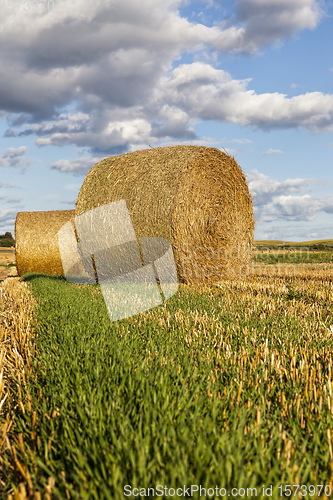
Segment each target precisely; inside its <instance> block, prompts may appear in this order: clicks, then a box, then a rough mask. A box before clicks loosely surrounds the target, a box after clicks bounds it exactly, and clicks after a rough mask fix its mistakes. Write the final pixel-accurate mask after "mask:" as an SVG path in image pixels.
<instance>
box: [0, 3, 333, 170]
mask: <svg viewBox="0 0 333 500" xmlns="http://www.w3.org/2000/svg"><path fill="white" fill-rule="evenodd" d="M181 5H184V2H181V1H180V0H168V1H165V0H142V1H141V2H137V1H136V0H115V1H113V2H111V1H110V0H101V1H99V2H95V3H93V2H90V3H89V2H85V1H83V0H71V1H70V2H67V1H65V0H57V3H56V6H55V8H54V10H53V11H52V12H48V11H47V10H44V11H43V12H42V11H40V12H38V15H37V14H36V12H33V11H32V10H30V11H25V10H23V9H22V10H21V9H20V10H19V11H18V12H17V13H15V14H8V13H7V15H6V16H3V17H1V18H0V45H1V46H2V47H5V50H2V51H1V53H0V110H1V111H0V116H7V117H8V121H9V125H10V128H9V129H8V130H7V131H6V133H5V137H15V136H18V137H26V136H28V135H36V136H37V140H36V145H37V146H40V147H42V146H47V145H55V146H59V147H61V146H64V145H66V144H75V145H76V146H77V147H78V148H80V150H82V151H83V150H84V151H85V153H86V150H87V149H89V151H88V154H90V155H91V158H94V157H95V156H98V159H100V157H103V156H109V155H113V154H123V153H125V152H127V151H129V150H135V149H137V148H139V147H141V146H142V145H145V144H152V143H153V144H154V143H155V142H156V141H170V140H171V141H172V140H175V141H176V142H177V143H180V142H182V141H184V140H186V141H187V142H191V141H193V140H198V138H197V136H196V134H195V131H194V128H193V126H194V123H196V122H197V121H198V120H218V121H220V122H227V123H235V124H238V125H241V126H246V125H250V126H255V127H258V128H261V129H263V130H269V129H271V128H288V127H299V126H301V127H304V128H305V129H306V130H308V131H310V132H321V131H331V130H333V96H332V95H325V94H323V93H321V92H312V93H307V94H304V95H299V96H296V97H292V98H290V99H288V98H287V97H286V96H285V95H284V94H279V93H263V94H256V93H255V91H254V90H251V89H248V87H249V84H250V82H251V79H250V78H249V79H244V80H234V79H232V77H231V76H230V75H229V74H228V73H227V72H226V71H223V70H218V69H215V68H214V67H213V66H212V65H211V64H205V63H202V62H199V61H196V62H194V63H192V64H184V65H181V66H179V67H178V68H175V69H172V61H175V60H177V58H179V57H180V55H181V54H182V53H183V52H184V51H188V52H190V53H192V54H198V53H200V52H201V54H202V53H204V51H205V50H207V49H209V50H211V49H214V50H215V51H217V52H220V53H225V52H248V53H251V54H254V53H256V52H257V51H258V50H259V49H261V48H263V47H265V46H267V45H270V44H271V43H275V42H277V41H279V40H283V39H284V38H286V37H289V36H293V35H295V34H296V33H297V32H298V31H300V30H303V29H313V28H314V27H315V26H317V25H318V23H319V22H320V21H321V19H322V18H323V17H324V15H325V14H324V10H323V9H322V8H321V7H320V4H319V2H316V1H314V0H288V1H287V0H238V1H236V2H235V9H236V11H235V13H236V16H234V18H232V17H231V18H230V19H229V20H225V19H224V20H223V19H222V20H221V23H220V25H218V24H217V25H214V26H212V27H208V26H205V25H204V24H202V23H201V24H200V23H192V22H190V21H188V20H187V19H184V18H181V17H180V14H179V11H178V10H177V9H178V8H179V7H180V6H181ZM39 7H41V8H42V6H41V5H40V6H39ZM212 59H214V57H212ZM72 101H75V102H76V108H75V109H74V111H68V112H66V113H60V111H59V110H61V109H62V108H63V107H64V106H67V105H68V104H69V103H71V102H72ZM14 128H18V129H19V131H18V132H16V131H15V130H13V129H14ZM19 149H20V148H19ZM18 156H19V155H18ZM16 161H17V163H15V157H8V158H3V159H0V166H1V165H3V166H6V165H9V166H22V165H29V164H30V163H29V160H22V159H21V160H20V161H19V160H16ZM90 161H91V160H90V158H89V157H88V158H81V159H80V160H78V163H76V164H75V163H74V162H73V161H70V162H68V161H67V162H66V161H65V160H63V161H61V162H60V163H59V162H57V164H56V166H55V168H57V169H58V170H60V171H62V172H76V173H81V174H84V173H86V172H87V168H88V163H89V162H90ZM20 162H21V163H20ZM53 166H54V165H53Z"/></svg>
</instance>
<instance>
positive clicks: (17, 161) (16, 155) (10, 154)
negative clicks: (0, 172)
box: [0, 146, 33, 167]
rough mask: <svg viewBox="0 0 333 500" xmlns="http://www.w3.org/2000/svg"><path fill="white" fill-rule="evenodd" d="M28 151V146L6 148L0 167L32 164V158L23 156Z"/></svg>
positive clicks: (0, 159) (0, 160)
mask: <svg viewBox="0 0 333 500" xmlns="http://www.w3.org/2000/svg"><path fill="white" fill-rule="evenodd" d="M26 151H27V147H26V146H21V147H19V148H7V149H5V151H4V152H3V153H2V155H1V158H0V167H27V166H29V165H31V164H32V163H33V162H32V160H28V159H26V158H21V156H22V155H24V153H26Z"/></svg>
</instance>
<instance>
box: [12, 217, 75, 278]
mask: <svg viewBox="0 0 333 500" xmlns="http://www.w3.org/2000/svg"><path fill="white" fill-rule="evenodd" d="M74 216H75V210H52V211H50V212H18V214H17V216H16V221H15V252H16V266H17V273H18V275H19V276H22V275H23V274H25V273H27V272H29V271H34V272H39V273H45V274H55V275H61V274H63V267H62V263H61V256H60V252H59V244H58V236H57V233H58V231H59V229H60V228H61V227H62V226H63V225H64V224H66V222H68V221H69V220H74Z"/></svg>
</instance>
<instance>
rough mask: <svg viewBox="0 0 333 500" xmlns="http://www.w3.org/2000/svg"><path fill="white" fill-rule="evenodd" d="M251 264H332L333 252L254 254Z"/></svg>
mask: <svg viewBox="0 0 333 500" xmlns="http://www.w3.org/2000/svg"><path fill="white" fill-rule="evenodd" d="M252 262H253V263H264V264H323V263H331V264H333V252H320V253H319V252H307V251H304V250H303V251H302V252H300V251H295V252H291V253H287V252H285V253H284V254H283V253H280V254H278V253H277V251H275V252H274V250H273V251H272V253H267V251H265V252H264V253H263V254H259V253H257V254H254V256H253V259H252Z"/></svg>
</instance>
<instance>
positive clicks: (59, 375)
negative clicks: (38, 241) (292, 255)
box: [0, 252, 333, 500]
mask: <svg viewBox="0 0 333 500" xmlns="http://www.w3.org/2000/svg"><path fill="white" fill-rule="evenodd" d="M319 255H321V257H319ZM297 258H298V260H297ZM272 259H273V261H272ZM279 259H280V261H281V262H280V261H279ZM281 259H283V255H282V256H281V254H275V255H269V256H266V255H264V254H263V255H257V256H255V258H254V261H253V271H252V274H251V276H246V278H244V279H239V280H235V281H229V282H228V281H226V282H224V283H220V284H219V285H218V284H216V285H215V286H211V287H192V286H186V285H180V286H179V289H178V291H177V293H176V294H175V295H174V296H173V297H171V298H170V299H169V300H168V301H167V302H166V303H164V304H163V305H161V306H158V307H156V308H154V309H152V310H150V311H147V312H144V313H141V314H139V315H137V316H134V317H131V318H127V319H124V320H121V321H116V322H114V323H110V320H109V317H108V314H107V309H106V306H105V303H104V301H103V297H102V295H101V291H100V288H99V285H90V286H84V285H74V284H71V283H68V282H66V280H65V279H64V278H61V277H50V276H46V275H40V274H33V273H30V274H28V275H26V276H25V277H24V282H23V283H21V282H18V284H17V285H15V286H19V287H21V288H20V289H19V292H18V291H17V289H16V288H15V286H14V283H13V284H12V285H10V284H8V285H6V286H5V287H4V290H3V293H2V296H1V300H2V302H1V301H0V310H1V311H2V316H0V317H1V318H2V320H1V321H0V339H1V341H0V348H1V346H6V345H7V344H8V345H11V346H13V345H14V346H15V349H16V350H17V354H15V353H14V354H13V352H11V354H9V352H10V350H9V348H8V345H7V347H6V349H7V354H6V355H7V356H12V357H11V358H10V359H11V364H10V368H8V369H6V370H5V372H4V382H5V387H1V383H0V388H1V390H2V391H3V394H2V393H1V391H0V401H1V400H2V401H3V397H5V396H4V394H5V393H6V392H7V394H8V395H7V397H6V400H5V401H4V402H3V404H2V415H1V417H0V418H1V420H0V425H1V426H2V427H0V445H1V453H0V464H1V470H2V476H1V484H2V486H0V491H2V493H1V494H2V496H1V498H6V499H7V498H12V499H14V498H22V499H24V498H35V499H41V498H46V499H51V498H55V499H58V498H59V499H69V498H73V499H82V500H85V499H104V498H105V499H116V500H117V499H123V498H135V495H133V494H132V495H130V494H128V495H127V494H126V495H125V493H126V492H131V491H132V489H133V488H135V487H136V488H139V490H138V492H141V495H140V496H144V493H145V494H146V496H148V488H153V489H154V490H155V491H154V492H155V498H156V497H158V495H157V491H160V490H157V487H158V485H161V486H163V488H167V490H164V493H163V496H161V495H160V496H159V498H169V497H171V496H173V495H172V491H173V490H170V488H175V489H177V488H183V486H184V485H185V486H186V488H191V485H194V486H195V485H198V486H199V485H201V486H202V487H203V488H206V489H207V490H208V488H213V489H214V492H213V495H209V494H208V492H207V495H206V498H223V496H222V495H221V494H220V492H221V491H222V490H221V488H225V493H226V495H225V496H224V498H227V497H228V496H229V497H230V496H231V497H232V496H233V497H234V498H244V497H246V496H247V495H246V494H243V495H242V492H243V490H240V492H239V494H238V496H237V494H236V495H234V494H231V490H232V488H237V489H240V488H244V492H245V493H247V488H256V495H254V490H253V497H254V496H255V497H256V498H267V497H270V498H274V499H275V498H286V497H287V496H288V491H286V494H285V495H283V494H282V493H283V491H285V485H294V486H292V489H291V494H292V496H293V497H294V498H330V497H331V496H332V495H333V450H332V439H333V394H332V392H333V391H332V389H333V387H332V372H333V357H332V347H333V261H332V252H321V253H318V252H309V254H308V255H307V259H306V261H305V262H304V261H303V260H302V259H301V257H300V255H298V257H296V260H295V261H291V262H289V259H287V258H285V259H284V260H281ZM318 259H319V260H318ZM271 261H272V263H271V264H270V262H271ZM273 264H274V265H273ZM277 264H279V265H280V268H279V267H277ZM290 264H292V267H294V269H295V270H296V272H295V273H294V274H293V275H290V273H287V272H284V270H285V268H289V267H290ZM310 268H311V269H310ZM265 273H266V276H264V274H265ZM15 294H18V295H15ZM31 294H32V295H31ZM18 297H20V300H21V301H23V302H21V303H20V304H19V305H18V300H19V299H18ZM22 297H26V298H24V299H23V298H22ZM24 300H26V302H24ZM34 300H35V301H36V303H35V304H34V303H33V301H34ZM1 304H2V305H1ZM9 306H10V307H9ZM15 307H16V308H17V309H15ZM10 308H11V310H13V314H12V316H10V314H9V313H8V310H9V309H10ZM6 311H7V312H6ZM20 311H21V316H20ZM22 311H25V313H24V314H23V312H22ZM33 311H35V312H34V314H33ZM1 325H2V327H1ZM6 332H7V333H6ZM6 343H7V344H6ZM3 349H5V347H3ZM0 359H1V356H0ZM29 364H30V366H29ZM8 366H9V365H8ZM0 369H1V362H0ZM20 483H21V485H20ZM126 485H127V489H126V490H124V488H125V486H126ZM297 485H300V486H301V485H304V486H306V487H307V494H304V493H305V489H304V487H303V489H301V488H299V489H297ZM310 485H313V488H312V487H310ZM320 485H322V487H321V486H320ZM263 486H264V488H266V489H267V488H269V487H270V486H272V490H271V491H272V494H271V495H263V493H262V491H263ZM216 487H218V493H216ZM140 488H141V489H142V490H140ZM281 488H283V491H282V490H281ZM143 489H145V491H144V490H143ZM15 490H16V493H15V494H16V497H15V495H14V491H15ZM265 491H266V490H265ZM19 492H21V493H19ZM151 493H152V491H150V497H151V498H154V497H153V496H152V495H151ZM222 493H223V491H222ZM319 493H320V494H319ZM19 494H20V495H21V496H18V495H19ZM137 496H138V495H137ZM248 496H251V493H250V494H248ZM175 497H177V496H176V495H175V496H174V498H175ZM193 498H199V495H198V493H194V494H193ZM202 498H204V496H202Z"/></svg>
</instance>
